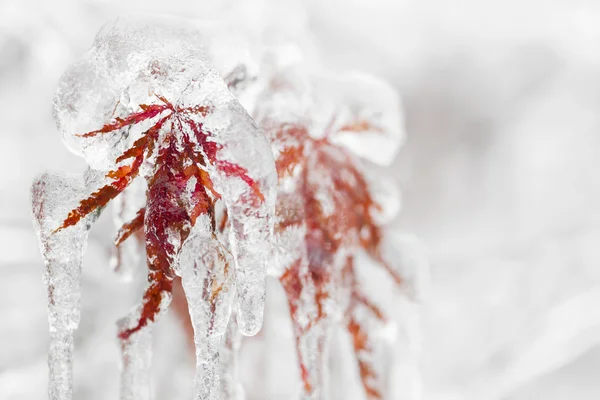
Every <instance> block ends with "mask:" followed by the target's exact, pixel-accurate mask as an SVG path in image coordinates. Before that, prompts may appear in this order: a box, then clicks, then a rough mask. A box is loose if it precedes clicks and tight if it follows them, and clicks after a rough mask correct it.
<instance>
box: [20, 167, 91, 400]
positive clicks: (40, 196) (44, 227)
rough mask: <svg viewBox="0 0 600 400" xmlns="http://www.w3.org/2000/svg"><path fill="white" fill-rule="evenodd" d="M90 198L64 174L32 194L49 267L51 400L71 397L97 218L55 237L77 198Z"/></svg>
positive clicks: (47, 177) (79, 182)
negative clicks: (84, 271) (86, 258)
mask: <svg viewBox="0 0 600 400" xmlns="http://www.w3.org/2000/svg"><path fill="white" fill-rule="evenodd" d="M87 193H88V191H87V190H86V185H85V181H84V178H83V176H79V175H73V174H66V173H52V172H47V173H44V174H42V175H41V176H40V177H39V178H37V179H36V180H35V181H34V183H33V186H32V189H31V197H32V207H33V223H34V227H35V230H36V233H37V235H38V239H39V241H40V248H41V251H42V256H43V258H44V264H45V267H46V268H45V271H44V283H45V284H46V290H47V293H48V322H49V326H50V349H49V354H48V367H49V370H50V376H49V383H48V397H49V398H50V399H52V400H68V399H71V398H72V395H73V382H72V380H73V366H72V362H73V332H74V331H75V330H76V329H77V327H78V326H79V321H80V307H81V304H80V303H81V290H80V285H81V265H82V260H83V253H84V251H85V247H86V244H87V236H88V229H89V224H90V223H91V220H92V219H94V218H95V215H90V216H89V217H88V218H86V220H85V221H82V223H80V224H79V225H77V226H72V227H69V228H67V229H65V230H62V231H60V232H56V227H57V226H58V225H59V224H60V221H61V218H62V217H63V216H64V215H65V213H66V212H68V210H69V209H70V207H71V206H72V205H74V204H76V203H75V202H76V199H77V198H80V197H82V196H84V195H86V194H87Z"/></svg>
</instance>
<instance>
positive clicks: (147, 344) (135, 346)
mask: <svg viewBox="0 0 600 400" xmlns="http://www.w3.org/2000/svg"><path fill="white" fill-rule="evenodd" d="M138 318H139V315H138V313H132V314H131V315H130V316H128V317H125V318H123V319H121V320H120V321H119V322H118V324H117V325H118V329H119V331H121V332H122V331H124V330H126V329H127V328H129V327H130V326H132V325H134V324H135V323H136V322H137V319H138ZM119 340H120V348H121V382H120V399H121V400H150V398H151V397H150V382H151V380H150V367H151V362H152V327H151V326H146V327H144V328H142V329H140V330H139V331H138V332H135V333H134V334H132V335H131V336H129V337H128V338H121V339H119Z"/></svg>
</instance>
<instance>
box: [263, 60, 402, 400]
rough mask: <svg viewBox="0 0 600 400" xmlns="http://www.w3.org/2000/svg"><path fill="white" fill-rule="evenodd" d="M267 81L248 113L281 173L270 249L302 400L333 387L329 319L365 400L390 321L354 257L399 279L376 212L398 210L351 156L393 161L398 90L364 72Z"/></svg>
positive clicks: (374, 383) (376, 376)
mask: <svg viewBox="0 0 600 400" xmlns="http://www.w3.org/2000/svg"><path fill="white" fill-rule="evenodd" d="M266 87H267V90H266V91H265V93H263V95H262V96H261V97H262V101H261V100H260V99H259V100H258V101H257V105H256V110H255V114H256V115H255V118H256V120H257V122H258V123H259V124H260V126H261V127H262V128H263V129H264V130H265V132H266V133H267V135H268V136H269V138H270V140H271V145H272V147H273V150H274V154H275V163H276V166H277V172H278V175H279V187H280V189H279V192H278V199H277V206H276V223H275V233H276V236H275V238H276V239H275V240H276V246H275V247H276V249H279V250H280V251H281V252H280V253H279V254H278V257H276V262H275V263H274V265H275V266H276V268H278V269H279V270H275V271H273V273H274V274H275V275H276V276H278V277H279V280H280V281H281V284H282V285H283V288H284V290H285V292H286V295H287V298H288V302H289V307H290V313H291V316H292V323H293V328H294V334H295V338H296V347H297V353H298V359H299V363H300V373H301V378H302V382H303V396H302V398H304V399H327V398H330V396H331V395H330V393H331V392H330V391H335V388H327V383H328V381H329V379H328V377H327V354H328V351H327V350H328V340H329V337H330V335H331V330H332V327H333V325H334V324H336V323H341V324H343V325H345V327H346V329H347V331H348V332H349V334H350V335H351V337H352V345H353V349H354V354H355V358H356V361H357V364H358V370H359V373H360V378H361V381H362V385H363V388H364V391H365V394H366V397H367V398H369V399H382V398H383V396H384V391H385V383H386V376H385V371H384V370H383V369H384V368H383V365H382V362H381V361H380V358H381V354H377V351H378V350H379V349H381V348H385V344H383V345H382V344H380V343H376V342H377V341H378V340H381V339H380V338H384V337H385V335H381V334H380V332H381V331H382V330H384V328H385V326H386V324H387V322H388V321H387V318H386V316H385V315H384V313H383V312H382V311H381V309H380V308H379V307H378V306H377V305H376V304H375V303H374V302H373V301H371V300H370V299H369V297H368V296H367V294H366V293H365V292H364V291H363V289H362V285H361V282H359V280H358V278H357V274H356V267H355V260H356V258H357V256H358V255H359V253H362V252H366V253H367V254H368V255H369V256H370V258H371V259H372V260H373V261H374V262H375V263H376V264H378V265H379V266H381V267H382V268H384V269H385V270H386V271H387V272H388V273H389V276H390V277H391V278H392V279H393V280H394V282H395V283H396V284H397V285H402V283H403V278H402V276H401V273H400V268H399V266H394V265H393V264H392V263H390V262H388V260H386V258H385V256H384V251H383V247H382V238H383V227H382V224H383V223H384V222H387V221H386V220H385V218H383V216H384V215H386V214H387V218H389V216H390V214H392V215H393V213H394V210H393V209H394V208H396V207H394V204H395V199H393V198H392V199H389V201H388V202H387V203H378V202H376V201H375V199H374V196H375V190H374V189H375V187H374V185H372V184H371V183H370V182H369V179H368V177H367V174H366V171H367V169H366V166H365V165H364V163H363V162H362V161H361V160H360V159H359V158H358V157H357V156H356V153H358V155H360V156H363V157H365V158H367V157H368V158H371V159H373V160H374V161H378V162H380V163H382V164H386V163H388V162H390V161H391V159H392V158H393V155H394V154H395V152H396V150H397V148H398V147H399V145H400V143H401V141H402V138H403V136H402V134H403V131H402V125H401V120H400V116H399V109H400V105H399V102H398V99H397V96H396V94H395V92H394V91H393V89H391V88H390V87H389V86H387V85H386V84H385V83H383V82H381V81H379V80H376V79H374V78H372V77H369V76H365V75H348V76H341V77H337V78H332V77H319V76H312V75H307V74H304V73H303V72H302V71H301V70H300V71H299V70H297V69H294V68H292V69H290V70H287V71H282V72H280V73H276V74H274V76H273V77H271V80H270V82H269V84H268V85H266ZM390 206H391V208H392V210H391V213H390ZM386 207H387V209H386ZM291 248H292V249H295V251H293V252H290V251H289V249H291ZM393 261H398V260H397V259H396V260H393Z"/></svg>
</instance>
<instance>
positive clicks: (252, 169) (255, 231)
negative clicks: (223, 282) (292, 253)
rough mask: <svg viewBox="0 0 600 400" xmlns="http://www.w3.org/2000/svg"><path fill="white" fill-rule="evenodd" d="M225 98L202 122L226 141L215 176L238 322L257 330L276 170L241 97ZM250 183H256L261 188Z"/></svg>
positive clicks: (245, 329) (247, 332)
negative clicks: (233, 273)
mask: <svg viewBox="0 0 600 400" xmlns="http://www.w3.org/2000/svg"><path fill="white" fill-rule="evenodd" d="M220 99H221V98H220ZM223 100H225V101H226V103H224V104H219V105H218V106H216V107H215V111H214V112H213V113H212V114H210V115H208V116H207V117H206V119H205V122H204V126H205V128H206V129H207V130H208V131H211V132H215V131H218V132H219V136H218V140H219V142H222V143H226V144H227V145H226V147H224V148H223V149H222V150H221V152H220V153H219V155H218V156H217V159H216V162H215V166H216V168H215V171H213V172H212V173H211V178H213V181H214V183H215V189H216V190H217V191H218V192H219V193H221V194H222V196H223V199H224V201H225V204H226V206H227V213H228V217H229V228H230V231H229V245H230V248H231V252H232V254H233V257H234V260H235V266H236V289H237V290H236V293H237V319H238V325H239V327H240V331H241V332H242V333H243V334H244V335H254V334H256V333H257V332H258V331H259V330H260V328H261V326H262V319H263V312H264V301H265V295H266V293H265V290H266V286H265V279H266V275H267V266H268V262H269V259H270V255H271V236H272V233H273V218H272V215H273V214H274V209H275V196H276V189H277V174H276V170H275V165H274V161H273V154H272V153H271V148H270V145H269V142H268V141H267V139H266V137H265V136H264V134H263V133H262V131H260V129H259V128H258V127H257V126H256V125H255V124H254V121H252V119H251V118H250V117H249V116H248V115H247V114H246V112H245V111H244V109H243V108H242V106H241V105H240V104H239V103H238V102H237V101H231V100H233V97H232V98H231V99H229V100H228V99H225V98H223ZM233 160H235V163H236V164H237V165H239V166H240V167H242V168H244V170H245V171H247V173H246V177H245V178H243V179H240V177H239V175H238V176H236V174H235V173H234V172H235V170H236V169H237V168H239V167H235V166H234V164H233ZM249 182H254V183H255V184H257V185H258V187H260V193H257V191H256V187H255V186H253V185H252V184H248V183H249Z"/></svg>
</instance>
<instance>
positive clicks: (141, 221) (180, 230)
mask: <svg viewBox="0 0 600 400" xmlns="http://www.w3.org/2000/svg"><path fill="white" fill-rule="evenodd" d="M156 97H157V99H158V100H159V101H160V103H159V104H150V105H146V104H141V105H140V106H139V107H140V111H137V112H134V113H131V114H129V115H127V116H125V117H123V118H116V119H115V120H114V121H113V122H110V123H108V124H106V125H104V126H103V127H102V128H100V129H98V130H95V131H91V132H88V133H85V134H82V135H78V136H80V137H84V138H91V137H95V136H98V135H104V134H108V133H117V132H120V131H121V130H122V129H124V128H127V127H131V126H133V125H136V124H139V123H141V122H144V121H152V120H153V119H154V120H155V121H154V123H153V124H152V125H151V127H150V128H149V129H147V130H146V131H145V132H143V133H142V134H141V136H140V138H139V139H137V140H136V141H135V142H134V143H133V144H132V146H131V147H130V148H128V149H127V150H125V151H124V152H123V153H122V154H121V155H120V156H118V157H117V158H116V160H115V162H116V163H117V164H120V163H125V164H123V165H120V166H118V167H117V168H116V169H115V170H111V171H109V172H107V173H106V175H105V177H106V179H107V180H109V183H108V184H106V185H105V186H103V187H101V188H100V189H98V190H97V191H95V192H94V193H92V194H91V195H90V196H89V197H88V198H86V199H84V200H82V201H81V202H80V203H79V206H78V207H77V208H75V209H74V210H72V211H71V212H70V213H69V215H68V216H67V218H66V219H65V220H64V221H63V223H62V225H61V226H60V227H59V228H58V229H57V231H58V230H61V229H64V228H67V227H69V226H72V225H75V224H77V223H78V222H80V221H81V220H82V219H83V218H85V217H86V216H87V215H89V214H90V213H92V212H94V211H95V210H98V209H101V208H103V207H104V206H106V205H107V204H108V203H109V202H110V201H111V200H112V199H114V198H115V197H116V196H118V195H119V194H120V193H122V192H123V190H125V188H126V187H127V186H128V185H129V184H131V182H132V181H133V180H134V179H135V178H136V177H137V176H138V175H139V172H140V167H141V165H142V164H143V163H144V161H145V160H148V159H150V157H151V156H152V155H153V154H154V153H155V152H157V155H156V158H155V159H154V160H153V166H152V172H151V173H150V174H148V176H145V179H146V182H147V186H148V189H147V191H146V206H145V207H144V208H142V209H140V210H139V211H138V213H137V214H136V216H135V218H134V219H133V220H131V221H130V222H127V223H125V224H124V225H123V226H122V227H121V229H120V230H119V232H118V234H117V237H116V239H115V244H116V245H117V246H119V245H120V244H121V243H123V242H124V241H125V240H127V239H128V238H129V237H130V236H131V235H132V234H133V233H134V232H136V231H139V230H141V229H142V228H144V236H145V247H146V259H147V264H148V269H149V272H148V281H149V285H148V288H147V289H146V292H145V293H144V296H143V306H142V310H141V315H140V317H139V319H138V321H137V323H136V324H135V325H134V326H133V327H130V328H128V329H124V330H123V331H122V332H120V333H119V336H120V337H121V338H122V339H127V338H128V337H129V336H131V335H132V334H133V333H135V332H137V331H138V330H140V329H141V328H143V327H144V326H146V325H147V324H148V323H149V322H151V321H154V319H155V317H156V315H157V314H158V313H159V311H160V307H161V304H163V302H162V300H163V298H164V296H166V295H169V294H170V293H171V292H172V290H173V280H174V278H175V273H174V270H173V265H174V262H175V259H176V257H177V254H178V252H179V251H180V248H181V245H182V244H183V242H185V240H186V239H187V237H188V236H189V234H190V231H191V229H192V227H193V226H194V225H195V224H196V221H197V220H198V218H199V217H200V216H203V215H206V216H208V217H209V219H210V221H211V229H212V231H213V233H214V232H215V230H216V222H215V203H216V201H218V200H219V199H220V198H221V195H220V194H219V193H218V192H217V191H216V190H215V188H214V186H213V183H212V180H211V178H210V176H209V174H208V171H207V166H208V165H209V164H210V165H212V166H213V167H214V168H216V169H217V170H219V171H221V172H223V173H224V174H225V175H226V176H230V177H231V176H233V177H237V178H239V179H241V180H242V181H243V182H245V183H246V184H247V185H248V186H249V187H250V188H251V190H252V193H253V194H254V200H253V201H255V202H258V203H260V202H263V201H264V200H265V198H264V195H263V194H262V192H261V191H260V188H259V185H258V183H257V182H256V181H255V180H253V179H252V178H251V177H250V176H249V175H248V171H247V170H246V169H245V168H243V167H241V166H239V165H237V164H235V163H233V162H230V161H225V160H220V159H218V158H217V154H218V152H219V150H221V148H222V145H221V144H220V143H217V142H216V141H214V140H212V139H211V134H210V133H209V132H207V131H206V130H205V129H204V127H203V124H202V123H201V122H197V121H196V119H197V118H200V119H201V118H202V117H205V116H206V115H208V114H209V113H211V112H212V109H211V108H210V107H209V106H205V105H195V106H191V107H180V106H174V105H172V104H171V103H170V102H169V101H168V100H167V99H166V98H164V97H163V96H160V95H156ZM190 133H191V135H192V137H193V138H194V140H192V138H191V137H190ZM190 183H192V185H191V187H192V190H191V193H190V192H189V191H188V188H189V186H190ZM219 290H221V289H218V288H215V291H214V292H215V293H216V294H215V296H217V295H218V293H219Z"/></svg>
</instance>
